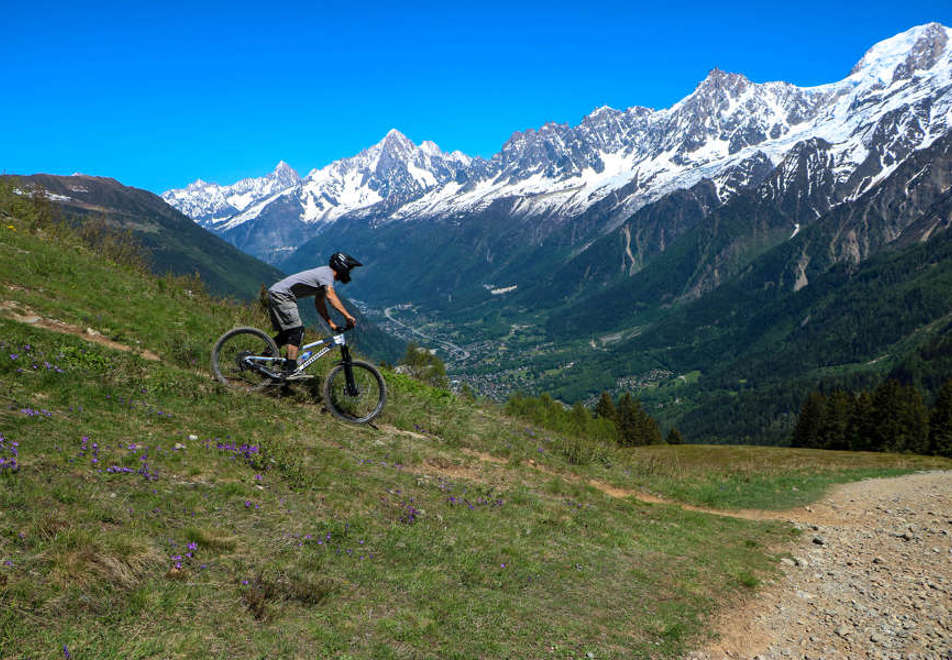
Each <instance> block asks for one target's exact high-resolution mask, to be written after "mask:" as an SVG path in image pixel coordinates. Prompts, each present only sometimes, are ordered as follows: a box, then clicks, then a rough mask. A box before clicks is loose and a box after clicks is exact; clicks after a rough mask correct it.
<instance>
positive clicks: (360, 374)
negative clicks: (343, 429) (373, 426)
mask: <svg viewBox="0 0 952 660" xmlns="http://www.w3.org/2000/svg"><path fill="white" fill-rule="evenodd" d="M352 367H353V373H354V384H355V385H356V386H357V388H356V394H353V393H351V392H348V388H347V377H346V375H345V373H344V365H343V364H338V365H336V366H335V367H334V368H333V369H332V370H331V372H330V373H329V374H328V375H327V380H326V381H325V384H324V399H325V401H326V402H327V405H328V407H329V408H330V410H331V412H332V413H334V414H335V415H337V416H338V417H340V418H341V419H344V420H346V421H348V422H356V423H359V424H362V423H365V422H369V421H370V420H372V419H373V418H374V417H376V416H377V415H378V414H379V413H380V411H381V410H383V406H384V403H385V402H386V399H387V389H386V385H384V382H383V377H382V376H381V375H380V372H379V371H377V370H376V369H375V368H374V367H372V366H371V365H369V364H366V363H364V362H354V363H352Z"/></svg>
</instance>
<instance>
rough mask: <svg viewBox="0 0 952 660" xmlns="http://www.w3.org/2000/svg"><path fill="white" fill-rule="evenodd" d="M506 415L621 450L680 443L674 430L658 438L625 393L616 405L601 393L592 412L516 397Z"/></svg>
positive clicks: (653, 424)
mask: <svg viewBox="0 0 952 660" xmlns="http://www.w3.org/2000/svg"><path fill="white" fill-rule="evenodd" d="M506 413H508V414H509V415H512V416H514V417H519V418H521V419H525V420H527V421H529V422H532V423H533V424H537V425H539V426H543V427H545V428H547V429H551V430H553V431H557V432H560V433H566V434H569V435H575V436H582V437H588V438H593V439H596V440H601V441H607V442H612V443H615V444H617V445H619V446H622V447H638V446H642V445H657V444H663V443H664V442H668V443H669V444H681V443H682V442H683V439H682V438H681V434H680V433H679V432H678V430H677V429H671V431H670V432H669V433H668V435H667V438H666V439H665V438H662V435H661V428H660V427H659V426H658V422H657V421H655V420H654V418H652V417H651V416H650V415H648V413H646V412H645V410H644V408H643V407H642V406H641V403H640V402H639V401H638V400H637V399H634V398H632V396H631V394H629V393H627V392H626V393H625V394H624V395H622V396H621V397H620V398H619V399H618V401H617V402H616V401H613V400H612V398H611V396H609V394H608V392H602V396H601V398H600V399H599V400H598V403H597V404H596V406H595V410H594V411H589V410H588V408H586V407H585V406H584V405H582V403H581V402H576V404H575V405H574V406H572V407H571V408H567V407H565V406H564V405H562V404H561V403H559V402H558V401H556V400H555V399H553V398H552V397H551V396H549V395H548V394H543V395H542V396H539V397H531V396H525V395H523V394H519V393H516V394H514V395H513V396H512V397H511V398H510V399H509V401H507V402H506Z"/></svg>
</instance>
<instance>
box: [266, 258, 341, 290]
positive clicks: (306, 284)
mask: <svg viewBox="0 0 952 660" xmlns="http://www.w3.org/2000/svg"><path fill="white" fill-rule="evenodd" d="M327 286H329V287H331V288H333V287H334V269H333V268H331V267H330V266H318V267H317V268H312V269H310V270H302V271H301V272H300V273H295V274H294V275H288V276H287V277H285V278H284V279H283V280H281V281H280V282H277V283H276V284H272V285H271V288H270V289H269V291H271V292H272V293H277V294H280V295H284V296H290V297H292V298H306V297H307V296H313V295H320V296H323V295H324V292H325V289H324V287H327Z"/></svg>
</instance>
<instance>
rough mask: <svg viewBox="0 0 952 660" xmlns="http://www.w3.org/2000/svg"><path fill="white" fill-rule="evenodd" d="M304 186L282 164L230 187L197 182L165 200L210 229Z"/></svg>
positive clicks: (175, 190)
mask: <svg viewBox="0 0 952 660" xmlns="http://www.w3.org/2000/svg"><path fill="white" fill-rule="evenodd" d="M300 183H301V177H300V176H298V173H297V172H295V171H294V168H292V167H291V166H290V165H288V164H287V163H285V162H284V161H283V160H282V161H280V162H279V163H278V164H277V166H276V167H275V168H274V171H272V172H271V173H269V174H266V175H265V176H262V177H257V178H255V177H249V178H247V179H241V180H240V181H238V182H237V183H233V184H232V185H230V186H221V185H218V184H217V183H208V182H207V181H203V180H202V179H196V180H195V181H194V182H193V183H190V184H188V185H187V186H186V187H185V188H178V189H174V190H169V191H166V192H164V193H162V199H164V200H165V201H166V202H168V203H169V204H171V205H172V206H174V207H175V208H177V209H178V210H179V211H181V212H182V213H184V214H185V215H187V216H188V217H190V218H192V219H193V220H195V221H196V222H199V223H200V224H203V225H206V226H209V225H217V224H219V223H221V222H222V221H224V220H226V219H228V217H229V216H232V215H234V214H235V213H238V212H240V211H243V210H245V209H246V208H248V207H250V206H252V205H254V204H256V203H257V202H259V201H261V200H262V199H266V198H268V197H270V196H272V195H274V194H275V193H276V192H278V191H281V190H285V189H287V188H290V187H293V186H297V185H300Z"/></svg>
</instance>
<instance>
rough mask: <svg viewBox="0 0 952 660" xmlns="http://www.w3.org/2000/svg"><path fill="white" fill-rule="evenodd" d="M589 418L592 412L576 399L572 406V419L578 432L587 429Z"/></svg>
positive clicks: (590, 418)
mask: <svg viewBox="0 0 952 660" xmlns="http://www.w3.org/2000/svg"><path fill="white" fill-rule="evenodd" d="M591 420H592V414H591V413H590V412H588V409H587V408H586V407H585V406H584V405H583V404H582V402H581V401H576V402H575V405H574V406H572V421H573V423H574V425H575V426H576V428H577V430H578V432H579V433H585V432H586V431H588V427H589V426H590V422H591Z"/></svg>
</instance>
